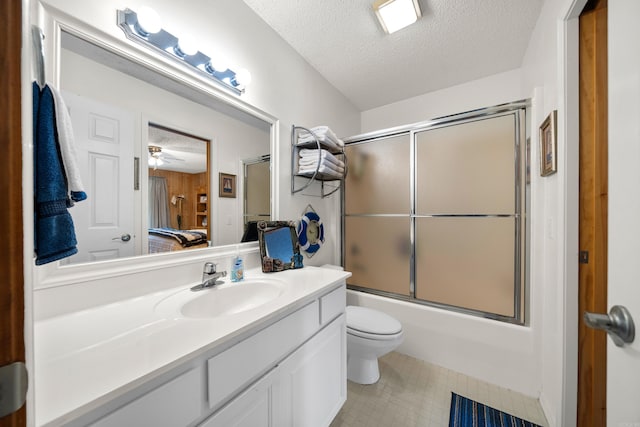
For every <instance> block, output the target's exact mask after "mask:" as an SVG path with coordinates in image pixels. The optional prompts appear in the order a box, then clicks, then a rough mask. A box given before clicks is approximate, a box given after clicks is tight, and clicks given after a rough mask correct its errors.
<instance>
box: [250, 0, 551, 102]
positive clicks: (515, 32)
mask: <svg viewBox="0 0 640 427" xmlns="http://www.w3.org/2000/svg"><path fill="white" fill-rule="evenodd" d="M244 2H245V3H246V4H247V5H248V6H249V7H251V8H252V9H253V10H254V11H255V12H256V13H257V14H258V15H259V16H260V17H261V18H262V19H263V20H264V21H265V22H266V23H267V24H268V25H269V26H271V27H272V28H273V29H274V30H275V31H276V32H277V33H278V34H280V36H281V37H282V38H283V39H284V40H286V41H287V42H288V43H289V44H290V45H291V46H292V47H293V48H294V49H295V50H296V51H298V52H299V53H300V55H302V56H303V57H304V58H305V59H306V60H307V62H309V63H310V64H311V65H312V66H313V67H314V68H315V69H316V70H318V72H320V74H322V75H323V76H324V77H325V78H326V79H327V80H328V81H329V82H330V83H331V84H332V85H333V86H335V87H336V88H337V89H338V90H339V91H340V92H342V93H343V94H344V95H345V96H346V97H347V98H348V99H349V100H351V102H352V103H353V104H354V105H355V106H356V107H357V108H358V109H359V110H361V111H365V110H368V109H371V108H375V107H378V106H381V105H386V104H389V103H392V102H395V101H400V100H403V99H406V98H411V97H413V96H417V95H420V94H423V93H427V92H431V91H434V90H438V89H442V88H445V87H449V86H453V85H456V84H460V83H464V82H468V81H471V80H475V79H478V78H482V77H486V76H489V75H491V74H496V73H500V72H503V71H507V70H512V69H515V68H518V67H520V65H521V63H522V58H523V56H524V52H525V50H526V48H527V44H528V41H529V37H530V35H531V32H532V30H533V27H534V25H535V22H536V20H537V18H538V14H539V13H540V9H541V7H542V3H543V0H419V3H420V6H421V9H422V18H421V19H419V20H418V22H417V23H416V24H414V25H412V26H410V27H407V28H405V29H403V30H400V31H398V32H396V33H394V34H391V35H386V34H385V33H384V32H383V31H382V29H381V28H380V26H379V24H378V22H377V20H376V17H375V13H374V12H373V9H372V6H371V5H372V4H373V0H278V1H265V0H244Z"/></svg>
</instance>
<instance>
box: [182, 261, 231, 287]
mask: <svg viewBox="0 0 640 427" xmlns="http://www.w3.org/2000/svg"><path fill="white" fill-rule="evenodd" d="M216 267H217V266H216V264H214V263H212V262H205V263H204V268H203V269H202V283H200V284H199V285H196V286H194V287H192V288H191V290H192V291H200V290H202V289H207V288H211V287H213V286H215V285H219V284H221V283H222V282H218V279H219V278H221V277H226V276H227V272H226V271H220V272H217V271H216Z"/></svg>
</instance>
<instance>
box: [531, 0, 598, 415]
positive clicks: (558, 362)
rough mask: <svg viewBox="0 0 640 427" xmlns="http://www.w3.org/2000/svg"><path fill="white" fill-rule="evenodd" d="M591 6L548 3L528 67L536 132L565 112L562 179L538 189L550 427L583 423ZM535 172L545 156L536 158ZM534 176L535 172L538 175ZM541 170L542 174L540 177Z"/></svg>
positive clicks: (545, 400) (535, 281) (544, 398)
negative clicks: (586, 53) (581, 220)
mask: <svg viewBox="0 0 640 427" xmlns="http://www.w3.org/2000/svg"><path fill="white" fill-rule="evenodd" d="M585 3H586V0H561V1H553V0H547V1H545V4H544V6H543V8H542V11H541V14H540V17H539V19H538V22H537V25H536V27H535V29H534V32H533V35H532V37H531V40H530V43H529V46H528V48H527V51H526V55H525V58H524V61H523V66H522V70H523V88H524V90H525V91H528V92H531V91H534V90H535V92H536V93H537V94H539V95H538V96H537V98H538V99H539V101H540V102H539V109H538V111H537V112H536V114H535V115H534V121H533V122H532V129H534V133H533V135H532V140H531V146H532V147H537V146H538V135H537V129H538V127H539V125H540V124H541V123H542V121H543V120H544V118H545V117H546V116H547V115H548V114H549V113H550V112H551V111H553V110H558V138H557V144H558V147H557V149H558V159H557V160H558V173H556V174H555V175H552V176H550V177H547V178H540V177H539V176H537V175H536V179H535V181H534V182H533V185H532V187H533V194H532V196H533V197H532V199H533V212H532V227H533V233H534V237H533V242H532V249H533V250H532V255H531V256H532V263H533V265H534V268H533V276H532V287H535V288H537V289H541V295H540V297H541V300H540V302H539V304H537V306H536V308H535V309H536V311H537V312H538V316H539V319H540V322H539V325H538V328H539V330H538V333H539V334H540V336H541V338H542V341H541V347H540V349H539V351H540V364H541V383H542V389H541V395H540V401H541V403H542V405H543V408H544V409H545V413H546V415H547V418H548V420H549V424H550V425H551V426H572V425H575V423H576V404H577V403H576V395H577V351H578V343H577V334H578V330H577V327H578V318H579V315H578V310H577V304H578V272H577V261H576V258H577V256H578V134H577V123H578V95H577V84H578V75H577V73H578V63H577V58H578V39H577V31H578V25H577V16H578V15H579V13H580V11H581V10H582V7H584V4H585ZM532 155H533V157H534V160H535V161H534V163H535V165H536V166H535V168H538V166H537V165H538V164H539V163H538V152H537V150H532ZM532 170H534V169H533V167H532ZM535 170H537V169H535Z"/></svg>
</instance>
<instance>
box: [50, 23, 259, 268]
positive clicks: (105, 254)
mask: <svg viewBox="0 0 640 427" xmlns="http://www.w3.org/2000/svg"><path fill="white" fill-rule="evenodd" d="M60 40H61V49H60V58H59V59H60V87H61V89H62V91H63V96H64V97H65V102H67V105H68V107H69V109H70V113H71V117H72V121H73V122H74V123H73V127H74V133H75V135H76V145H77V146H78V151H79V153H78V154H79V158H80V162H79V163H81V164H82V165H84V167H85V170H84V171H81V173H82V174H83V175H82V176H83V180H84V182H85V187H87V188H89V189H91V188H94V187H93V186H92V185H89V184H88V183H90V182H92V181H91V180H92V179H93V180H95V185H97V186H98V187H100V188H102V189H101V190H100V191H95V190H94V191H93V192H92V193H91V192H90V194H89V199H88V201H87V202H83V203H79V204H77V205H76V206H74V208H73V209H71V213H72V215H73V220H74V223H75V226H76V232H77V234H78V250H79V254H78V255H77V256H74V257H72V258H70V259H68V261H65V263H86V262H93V261H101V260H108V259H114V258H123V257H131V256H139V255H145V254H147V253H149V252H154V251H153V250H152V251H150V250H149V248H150V246H149V233H148V229H149V228H152V222H150V215H149V214H150V209H151V206H150V205H149V196H148V194H149V188H150V186H151V185H155V184H152V182H153V181H155V177H157V176H160V175H163V174H166V173H168V172H165V170H166V169H165V165H166V167H169V166H179V165H180V164H182V163H186V156H187V152H186V151H185V152H183V153H179V154H173V155H172V156H171V157H173V158H170V157H169V154H172V153H171V151H170V150H171V149H170V148H164V147H163V146H162V144H160V143H154V142H153V138H154V137H153V133H154V132H156V130H157V129H156V130H154V128H157V127H165V128H167V129H168V130H173V129H178V130H179V131H178V132H177V133H181V134H186V135H197V137H196V138H195V139H196V140H197V141H198V142H196V143H194V144H199V145H200V146H201V147H205V148H204V150H205V151H207V150H208V153H206V154H204V156H203V157H204V159H205V162H208V164H207V168H206V172H205V173H206V174H207V176H208V178H205V179H206V182H204V183H202V184H198V185H197V186H196V187H189V188H187V186H185V187H183V189H181V190H177V189H175V191H174V189H169V188H168V189H167V199H168V200H169V205H170V206H169V214H168V217H169V225H168V227H170V228H175V229H180V230H185V229H188V230H193V229H196V230H197V231H200V232H203V233H206V238H205V240H206V241H209V242H210V244H211V246H220V245H229V244H234V243H238V242H240V241H241V238H242V235H243V232H244V225H245V212H244V205H243V202H244V200H245V198H244V194H242V195H240V194H239V195H238V198H236V199H231V198H229V199H220V198H218V197H217V192H214V193H212V192H211V189H212V188H218V172H219V171H224V172H228V173H232V174H237V175H241V173H242V172H241V171H240V170H238V169H239V168H241V167H243V166H242V165H243V159H256V158H261V157H263V156H264V155H265V153H270V148H271V137H272V132H271V123H270V122H267V121H265V120H263V119H262V117H263V116H262V115H261V113H254V112H253V111H254V110H253V109H251V108H244V107H243V109H240V108H235V107H233V106H231V104H228V103H226V102H223V101H221V100H219V99H217V98H216V97H215V96H213V95H212V94H211V93H208V92H207V91H205V90H204V89H200V88H198V87H197V86H194V85H193V84H183V83H181V77H180V76H178V75H176V74H171V75H168V74H165V73H164V72H163V73H159V72H157V71H154V70H151V69H149V68H146V67H144V66H142V65H140V64H138V63H137V62H134V61H132V60H130V59H127V58H124V57H121V56H118V55H117V54H115V53H113V52H112V51H111V50H109V49H106V48H104V47H102V46H96V45H94V44H92V43H90V42H88V41H86V40H83V39H81V38H80V37H78V36H75V35H72V34H70V33H68V32H66V31H64V30H63V31H62V32H61V37H60ZM116 50H118V49H116ZM97 82H99V83H98V84H97ZM269 120H271V118H269ZM154 123H159V124H161V126H155V125H154ZM147 129H149V133H148V132H147ZM167 129H165V130H167ZM173 133H176V132H173ZM183 136H184V135H183ZM192 150H194V148H192ZM200 150H201V151H202V148H200ZM149 157H152V158H153V159H157V160H160V161H162V162H165V160H167V161H166V162H165V165H162V166H159V165H158V163H159V162H157V161H156V160H153V159H152V161H153V162H154V165H153V166H151V168H150V171H149V173H148V174H146V173H141V174H138V173H139V172H138V171H137V170H134V161H133V159H134V158H137V159H141V162H140V160H139V161H138V163H137V164H138V165H139V169H140V170H141V171H144V170H146V169H145V168H144V159H148V158H149ZM182 160H185V161H184V162H183V161H182ZM154 166H156V169H153V168H154ZM177 172H179V171H177ZM182 173H185V172H182ZM85 177H86V178H85ZM262 180H263V181H262V183H263V184H266V183H270V182H271V177H270V175H269V178H267V179H264V178H262ZM136 182H139V185H136V184H135V183H136ZM268 188H270V187H268ZM242 189H243V187H240V191H242V192H243V193H244V191H243V190H242ZM258 191H262V192H264V191H265V190H264V189H262V190H258ZM174 196H175V202H173V201H174V199H173V197H174ZM180 196H184V198H182V197H180ZM267 200H269V196H267ZM268 207H269V209H267V210H264V209H265V208H260V211H259V212H258V213H259V214H261V215H260V218H262V219H264V217H266V218H267V219H268V218H269V215H270V211H271V210H270V205H268ZM263 215H264V216H263ZM178 219H180V220H179V221H178ZM178 222H180V224H178ZM79 229H80V230H81V231H78V230H79ZM98 240H99V242H100V244H99V245H95V246H92V245H93V242H95V241H98ZM203 246H204V245H203ZM194 247H195V245H194ZM198 247H199V246H198Z"/></svg>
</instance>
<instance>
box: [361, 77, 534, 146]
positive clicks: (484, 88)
mask: <svg viewBox="0 0 640 427" xmlns="http://www.w3.org/2000/svg"><path fill="white" fill-rule="evenodd" d="M527 97H529V94H528V93H523V92H522V73H521V71H520V70H519V69H517V70H511V71H505V72H504V73H500V74H495V75H493V76H489V77H485V78H482V79H479V80H474V81H471V82H467V83H463V84H460V85H456V86H452V87H449V88H446V89H442V90H438V91H434V92H429V93H425V94H422V95H419V96H415V97H413V98H409V99H405V100H403V101H398V102H395V103H393V104H388V105H384V106H382V107H378V108H374V109H372V110H368V111H364V112H363V113H362V119H361V129H360V132H362V133H367V132H372V131H376V130H380V129H387V128H390V127H394V126H401V125H406V124H410V123H417V122H422V121H425V120H429V119H435V118H437V117H442V116H448V115H451V114H457V113H462V112H465V111H471V110H475V109H477V108H483V107H488V106H491V105H498V104H504V103H506V102H512V101H518V100H520V99H524V98H527Z"/></svg>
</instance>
